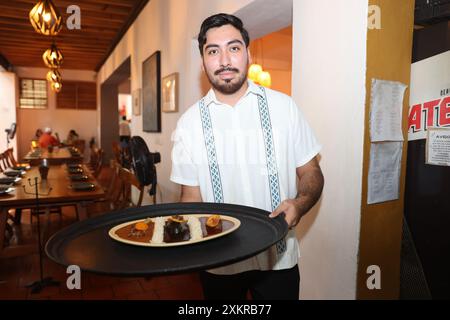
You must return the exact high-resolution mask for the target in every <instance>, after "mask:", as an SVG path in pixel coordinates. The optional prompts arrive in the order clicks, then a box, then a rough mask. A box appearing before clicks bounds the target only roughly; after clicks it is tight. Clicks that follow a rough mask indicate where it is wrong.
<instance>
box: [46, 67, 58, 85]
mask: <svg viewBox="0 0 450 320" xmlns="http://www.w3.org/2000/svg"><path fill="white" fill-rule="evenodd" d="M47 80H48V81H49V82H60V83H61V73H59V71H58V70H57V69H52V70H50V71H49V72H47Z"/></svg>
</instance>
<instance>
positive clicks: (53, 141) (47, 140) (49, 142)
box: [39, 127, 59, 148]
mask: <svg viewBox="0 0 450 320" xmlns="http://www.w3.org/2000/svg"><path fill="white" fill-rule="evenodd" d="M58 145H59V140H58V139H57V138H55V137H54V136H52V129H51V128H49V127H47V128H45V129H44V133H43V134H42V135H41V136H40V137H39V146H40V147H41V148H47V147H48V146H58Z"/></svg>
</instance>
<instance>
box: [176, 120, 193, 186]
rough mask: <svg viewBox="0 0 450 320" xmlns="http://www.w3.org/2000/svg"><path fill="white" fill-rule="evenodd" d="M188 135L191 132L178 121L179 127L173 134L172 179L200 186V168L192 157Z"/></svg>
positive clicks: (188, 184) (184, 183)
mask: <svg viewBox="0 0 450 320" xmlns="http://www.w3.org/2000/svg"><path fill="white" fill-rule="evenodd" d="M188 137H189V132H187V131H186V130H184V129H183V128H182V126H181V125H180V122H178V125H177V129H176V130H175V132H174V133H173V134H172V141H173V148H172V172H171V174H170V180H171V181H172V182H175V183H178V184H182V185H186V186H192V187H195V186H199V181H198V169H197V166H196V165H195V164H194V161H193V158H192V152H191V150H190V148H189V146H190V143H189V141H188V139H189V138H188Z"/></svg>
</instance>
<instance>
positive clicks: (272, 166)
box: [258, 86, 286, 254]
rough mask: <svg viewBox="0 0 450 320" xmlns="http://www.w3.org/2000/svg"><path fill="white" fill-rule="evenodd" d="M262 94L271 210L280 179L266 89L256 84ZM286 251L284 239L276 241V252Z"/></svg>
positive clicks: (277, 199)
mask: <svg viewBox="0 0 450 320" xmlns="http://www.w3.org/2000/svg"><path fill="white" fill-rule="evenodd" d="M258 88H260V89H261V91H262V93H263V95H264V96H260V95H258V107H259V117H260V120H261V128H262V132H263V138H264V144H265V151H266V163H267V173H268V177H269V187H270V198H271V201H272V211H273V210H275V209H276V208H277V207H278V206H279V205H280V203H281V196H280V181H279V178H278V170H277V162H276V159H275V147H274V144H273V133H272V124H271V122H270V114H269V108H268V106H267V97H266V91H265V90H264V88H263V87H261V86H258ZM285 251H286V241H285V239H283V240H280V241H279V242H278V243H277V253H278V254H282V253H283V252H285Z"/></svg>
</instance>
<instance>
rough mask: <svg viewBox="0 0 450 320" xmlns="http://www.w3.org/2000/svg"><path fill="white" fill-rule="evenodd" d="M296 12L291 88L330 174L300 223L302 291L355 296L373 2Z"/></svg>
mask: <svg viewBox="0 0 450 320" xmlns="http://www.w3.org/2000/svg"><path fill="white" fill-rule="evenodd" d="M293 11H294V12H293V20H294V23H293V68H292V73H293V80H292V83H293V84H292V92H293V97H294V99H295V100H296V102H297V103H298V105H299V106H300V108H301V109H302V110H303V112H304V113H305V115H306V117H307V119H308V121H309V123H310V124H311V126H312V127H313V129H314V131H315V133H316V135H317V137H318V139H319V141H320V142H321V144H322V146H323V149H322V151H321V161H320V165H321V167H322V170H323V173H324V176H325V187H324V191H323V195H322V199H321V201H320V203H319V204H318V205H317V206H316V207H315V210H313V211H312V212H310V213H309V214H308V215H307V216H306V217H304V218H303V219H302V221H301V222H300V227H299V230H298V234H299V237H300V239H301V242H300V246H301V259H300V261H301V262H300V266H301V275H302V279H301V293H300V296H301V297H302V298H306V299H354V298H355V297H356V274H357V255H358V243H359V227H360V213H361V208H360V206H361V181H362V163H363V138H364V110H365V107H364V104H365V70H366V38H367V11H368V1H367V0H333V1H325V0H321V1H310V0H300V1H294V9H293ZM312 13H313V14H312Z"/></svg>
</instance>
